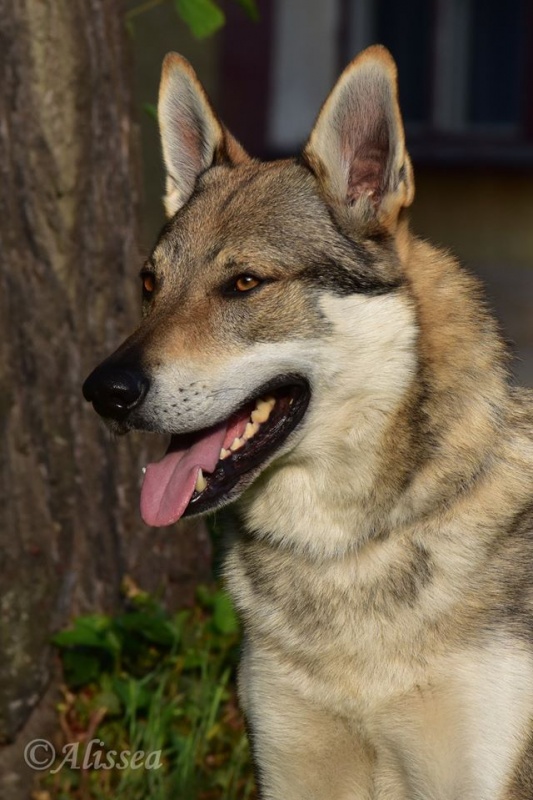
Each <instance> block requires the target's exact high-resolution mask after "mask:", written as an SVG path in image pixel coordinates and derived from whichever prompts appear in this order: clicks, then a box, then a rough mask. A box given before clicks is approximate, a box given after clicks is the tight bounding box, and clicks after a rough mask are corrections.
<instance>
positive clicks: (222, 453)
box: [219, 447, 231, 461]
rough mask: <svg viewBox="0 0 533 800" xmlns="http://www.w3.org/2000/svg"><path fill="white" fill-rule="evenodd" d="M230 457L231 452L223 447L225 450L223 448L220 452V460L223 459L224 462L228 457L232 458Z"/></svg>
mask: <svg viewBox="0 0 533 800" xmlns="http://www.w3.org/2000/svg"><path fill="white" fill-rule="evenodd" d="M230 455H231V452H230V451H229V450H226V449H225V448H224V447H223V448H222V450H221V451H220V455H219V459H221V460H222V461H224V459H225V458H227V457H228V456H230Z"/></svg>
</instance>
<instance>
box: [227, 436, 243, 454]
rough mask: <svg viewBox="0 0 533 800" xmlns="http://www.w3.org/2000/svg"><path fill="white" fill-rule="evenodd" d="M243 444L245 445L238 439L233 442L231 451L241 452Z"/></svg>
mask: <svg viewBox="0 0 533 800" xmlns="http://www.w3.org/2000/svg"><path fill="white" fill-rule="evenodd" d="M243 444H244V441H243V440H242V439H238V438H237V439H234V440H233V441H232V443H231V444H230V448H229V449H230V450H232V451H233V452H235V450H240V449H241V447H242V446H243Z"/></svg>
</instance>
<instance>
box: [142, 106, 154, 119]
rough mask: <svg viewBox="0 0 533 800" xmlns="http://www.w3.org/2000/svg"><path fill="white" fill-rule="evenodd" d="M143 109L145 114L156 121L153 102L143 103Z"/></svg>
mask: <svg viewBox="0 0 533 800" xmlns="http://www.w3.org/2000/svg"><path fill="white" fill-rule="evenodd" d="M143 111H144V113H145V114H148V116H149V117H151V119H153V120H155V121H156V122H157V106H155V105H154V104H153V103H143Z"/></svg>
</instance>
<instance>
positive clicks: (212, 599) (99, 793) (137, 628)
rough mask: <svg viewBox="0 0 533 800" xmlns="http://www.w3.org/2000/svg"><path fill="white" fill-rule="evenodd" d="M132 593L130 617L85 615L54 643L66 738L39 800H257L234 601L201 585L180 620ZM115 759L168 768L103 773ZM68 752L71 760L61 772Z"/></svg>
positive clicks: (128, 768)
mask: <svg viewBox="0 0 533 800" xmlns="http://www.w3.org/2000/svg"><path fill="white" fill-rule="evenodd" d="M126 588H127V603H128V607H127V610H126V611H125V612H124V613H122V614H119V615H117V616H114V617H111V616H105V615H100V614H98V615H94V614H93V615H88V616H84V617H79V618H78V619H77V620H75V622H74V624H73V626H72V627H71V628H70V629H69V630H66V631H62V632H61V633H59V634H58V635H57V636H56V637H55V640H54V641H55V644H56V646H57V647H58V649H59V652H60V655H61V659H62V662H63V668H64V674H65V680H66V685H65V687H64V699H63V702H62V703H61V704H60V705H59V707H58V714H59V723H60V729H61V737H60V739H61V740H60V741H58V742H55V743H54V744H55V745H56V751H57V753H58V754H59V755H58V758H57V759H56V763H55V765H54V767H53V768H51V770H50V771H48V773H47V774H46V775H44V776H43V777H41V779H40V781H39V786H38V789H37V790H36V791H35V793H34V798H35V799H36V800H49V799H50V800H52V798H53V800H111V798H113V800H114V798H116V797H125V798H126V797H127V798H128V800H146V798H147V797H149V798H150V800H171V799H172V800H174V799H175V798H176V797H179V798H180V800H218V799H219V798H220V800H237V798H239V800H253V799H254V798H256V793H255V788H254V782H253V776H252V769H251V764H250V757H249V751H248V743H247V739H246V736H245V732H244V726H243V721H242V717H241V715H240V712H239V710H238V708H237V703H236V694H235V667H236V662H237V657H238V650H239V630H238V624H237V620H236V618H235V615H234V612H233V609H232V606H231V603H230V601H229V598H228V596H227V595H226V594H225V592H223V591H222V590H221V589H219V588H218V587H205V586H204V587H200V588H199V589H198V593H197V603H196V605H195V607H194V608H192V609H186V610H182V611H180V612H178V613H177V614H173V615H172V614H168V613H167V612H166V611H165V610H164V609H163V608H162V607H161V606H160V605H159V604H158V603H157V602H156V601H155V600H154V598H152V597H150V596H148V595H147V594H145V593H143V592H141V591H139V590H138V589H137V588H136V587H135V586H133V585H132V584H131V582H130V583H129V584H128V586H127V587H126ZM94 740H96V742H95V741H94ZM91 741H92V745H90V746H89V743H90V742H91ZM69 743H70V748H71V749H70V750H67V751H63V752H62V748H63V747H65V746H66V745H69ZM74 743H78V745H75V744H74ZM73 748H74V749H73ZM113 751H116V752H117V754H119V753H120V752H123V751H130V753H134V752H139V751H144V754H145V758H146V759H147V758H148V754H149V753H151V754H152V765H154V764H155V765H156V766H157V764H159V763H160V766H159V767H158V768H142V767H141V768H138V769H135V768H134V764H133V762H131V760H130V761H129V762H128V764H127V765H126V768H124V769H119V768H117V767H116V766H115V767H114V768H110V769H104V768H102V767H100V768H95V765H96V764H97V763H98V761H100V764H102V763H103V764H110V763H111V761H110V760H109V759H115V761H118V760H119V756H118V755H117V756H116V757H115V756H113V755H112V754H113ZM158 751H160V755H159V756H158V755H157V752H158ZM65 753H66V754H67V755H68V753H70V763H69V758H66V759H65V763H64V764H63V765H62V766H61V768H60V769H57V767H58V766H59V765H60V764H61V761H62V759H63V758H65ZM154 754H155V755H154ZM84 755H86V766H85V767H82V762H83V758H84ZM144 763H145V764H146V765H148V763H149V762H148V760H145V762H144ZM119 765H120V762H119ZM56 769H57V771H56V773H55V774H52V773H53V772H54V770H56Z"/></svg>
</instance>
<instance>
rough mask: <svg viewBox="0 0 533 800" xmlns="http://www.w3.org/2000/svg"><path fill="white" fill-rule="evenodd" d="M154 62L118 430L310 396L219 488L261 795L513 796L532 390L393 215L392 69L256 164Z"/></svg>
mask: <svg viewBox="0 0 533 800" xmlns="http://www.w3.org/2000/svg"><path fill="white" fill-rule="evenodd" d="M165 63H166V66H165V73H164V77H163V82H162V88H161V101H160V102H161V105H160V117H161V124H162V137H163V150H164V154H165V162H166V166H167V170H168V171H169V174H170V177H169V184H168V185H169V193H168V195H167V208H168V210H169V212H170V213H171V214H175V216H174V217H173V219H172V221H171V222H170V223H169V225H168V227H167V228H166V229H165V231H164V233H163V235H162V237H161V238H160V240H159V242H158V244H157V245H156V247H155V249H154V252H153V254H152V257H151V259H150V260H149V266H150V269H151V270H152V272H153V274H154V276H155V281H156V290H155V292H154V293H153V298H152V299H150V301H149V302H147V304H146V308H145V318H144V321H143V324H142V325H141V327H140V328H139V330H138V331H137V332H136V333H135V334H134V335H133V336H132V337H131V338H130V339H129V340H128V341H127V342H126V343H125V344H124V345H123V346H122V348H120V349H119V351H117V353H116V354H115V355H114V356H113V357H112V359H111V361H112V362H113V363H120V362H121V359H124V360H125V362H126V363H128V364H130V363H131V359H132V358H133V354H136V358H139V359H140V360H141V361H142V364H143V366H144V369H145V370H147V371H148V372H149V374H150V380H151V384H150V392H149V393H148V395H147V397H146V398H145V399H144V401H143V405H142V408H141V409H140V410H136V411H135V412H134V415H133V421H131V422H130V423H129V424H130V426H131V427H143V428H145V429H150V430H158V431H172V432H173V433H180V432H184V433H187V432H190V431H196V430H199V429H201V428H205V427H208V426H210V425H213V424H215V423H217V422H219V421H220V420H221V419H224V418H226V417H228V415H230V414H232V413H233V412H234V411H235V409H237V408H239V407H240V405H242V403H244V402H245V400H246V399H247V398H249V397H250V393H253V390H254V388H257V387H259V386H260V385H262V384H264V382H265V381H267V380H269V379H271V378H273V377H275V376H276V375H279V374H293V373H294V374H298V375H302V376H304V377H305V378H306V380H307V381H308V382H309V385H310V386H311V401H310V404H309V408H308V410H307V412H306V414H305V416H304V418H303V420H302V422H301V423H300V425H299V426H298V428H297V429H296V430H295V431H294V432H293V433H292V434H291V435H290V436H289V438H288V440H287V442H285V443H284V445H283V446H282V447H281V449H280V450H279V451H278V453H277V454H276V456H275V457H274V458H271V459H270V460H268V461H267V462H266V463H265V464H263V465H262V467H261V469H260V470H259V474H257V475H254V476H253V477H252V478H251V479H250V481H249V483H248V484H247V485H246V486H245V487H244V489H242V492H241V494H240V496H239V497H238V498H237V497H232V498H230V499H236V500H237V503H236V506H235V513H234V518H235V521H236V525H235V530H234V533H233V534H232V535H231V536H230V537H229V541H228V552H227V556H226V564H225V574H226V579H227V583H228V586H229V589H230V591H231V594H232V596H233V598H234V601H235V604H236V606H237V609H238V610H239V613H240V614H241V616H242V620H243V624H244V634H245V643H244V651H243V659H242V665H241V669H240V677H239V685H240V690H239V691H240V697H241V703H242V706H243V709H244V712H245V714H246V717H247V721H248V725H249V729H250V734H251V742H252V748H253V753H254V759H255V762H256V765H257V768H258V779H259V784H260V789H261V797H262V798H263V800H530V798H531V797H532V796H533V745H532V742H533V642H532V638H533V592H532V588H531V585H532V581H531V564H532V563H533V394H532V393H531V392H528V391H526V390H519V389H515V388H513V387H512V386H511V385H510V382H509V379H508V375H507V371H506V353H505V348H504V346H503V344H502V340H501V337H500V335H499V333H498V330H497V326H496V324H495V322H494V320H493V318H492V316H491V314H490V313H489V312H488V311H487V309H486V307H485V304H484V302H483V299H482V297H481V293H480V290H479V287H478V284H477V282H476V280H475V279H474V278H472V277H470V276H469V275H468V274H467V273H466V272H465V271H464V270H463V269H462V268H461V267H460V266H459V265H458V264H457V262H456V261H455V259H454V258H453V257H452V256H450V255H449V254H447V253H445V252H443V251H441V250H438V249H436V248H434V247H432V246H431V245H429V244H428V243H426V242H422V241H421V240H419V239H417V238H416V237H415V236H414V235H413V234H412V233H411V231H410V229H409V224H408V220H407V217H406V209H407V207H408V206H409V204H410V203H411V202H412V199H413V193H414V184H413V180H412V172H411V165H410V161H409V157H408V155H407V153H406V151H405V144H404V134H403V128H402V123H401V116H400V112H399V108H398V104H397V89H396V68H395V66H394V63H393V61H392V59H391V57H390V55H389V54H388V53H387V52H386V51H385V50H384V49H383V48H379V47H375V48H371V49H370V50H368V51H366V52H365V53H364V54H362V55H361V56H359V57H358V58H357V59H355V60H354V62H352V64H351V65H350V66H349V67H348V68H347V70H346V71H345V72H344V73H343V75H342V76H341V78H340V81H339V84H338V85H337V87H336V88H335V89H334V90H333V92H332V94H331V95H330V97H329V98H328V100H327V101H326V103H325V104H324V106H323V108H322V110H321V112H320V114H319V117H318V120H317V124H316V126H315V128H314V130H313V132H312V133H311V136H310V138H309V141H308V143H307V145H306V148H305V151H304V154H303V156H302V159H300V161H299V162H293V161H284V162H276V163H274V164H260V163H258V162H256V161H254V160H252V159H250V158H249V157H248V156H246V154H245V153H244V151H243V150H242V148H240V146H239V145H238V144H237V143H236V142H235V140H233V139H231V138H230V137H229V134H227V132H225V131H224V129H223V127H222V125H221V123H220V122H219V121H218V119H217V117H216V115H215V114H214V112H213V111H212V109H211V107H210V105H209V102H208V100H207V98H206V95H205V93H204V92H203V90H202V89H201V87H199V84H198V81H197V79H196V77H195V76H194V73H193V72H192V69H191V68H190V66H189V65H187V64H186V62H184V61H183V60H182V59H179V58H178V57H174V56H173V57H171V58H170V59H168V60H167V61H166V62H165ZM176 109H177V112H176ZM175 113H177V116H174V117H173V114H175ZM184 164H185V167H184ZM180 170H182V171H181V172H180ZM250 271H252V272H254V273H255V274H257V275H258V276H259V277H260V278H261V279H262V280H264V281H265V283H264V285H263V286H262V288H261V290H260V291H258V292H257V293H255V294H253V295H250V296H249V298H247V299H245V300H242V299H239V300H228V299H227V297H225V296H224V294H223V292H222V291H221V286H223V282H224V280H226V279H227V277H228V276H229V277H231V276H235V275H239V274H240V273H248V272H250ZM128 359H129V361H128ZM135 414H136V415H137V416H135Z"/></svg>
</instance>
